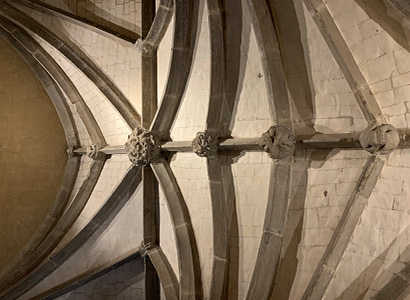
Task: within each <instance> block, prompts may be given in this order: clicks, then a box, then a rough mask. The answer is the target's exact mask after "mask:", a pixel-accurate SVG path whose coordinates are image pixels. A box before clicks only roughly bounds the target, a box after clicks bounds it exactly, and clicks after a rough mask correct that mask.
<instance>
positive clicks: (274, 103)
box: [247, 0, 293, 300]
mask: <svg viewBox="0 0 410 300" xmlns="http://www.w3.org/2000/svg"><path fill="white" fill-rule="evenodd" d="M248 4H249V10H250V12H251V16H252V24H253V28H254V31H255V35H256V38H257V41H258V45H259V49H260V52H261V59H262V66H263V69H264V73H265V74H264V75H265V81H266V87H267V90H268V99H269V105H270V111H271V117H272V119H273V120H274V122H275V123H276V124H277V125H283V126H285V127H287V128H291V130H292V131H293V123H292V120H291V109H290V103H289V96H288V91H287V84H286V75H285V70H284V66H283V61H282V57H281V52H280V48H279V41H278V37H277V33H276V30H275V25H274V20H273V17H272V16H271V14H270V7H269V6H268V4H267V2H266V1H259V0H251V1H249V2H248ZM292 162H293V155H292V156H290V157H287V158H285V159H281V160H276V161H274V162H273V163H272V166H271V182H270V184H269V195H268V203H267V208H266V214H265V220H264V227H263V229H264V231H263V234H262V238H261V242H260V246H259V252H258V256H257V259H256V264H255V268H254V271H253V275H252V280H251V283H250V288H249V290H248V294H247V299H261V300H263V299H269V297H270V295H271V293H272V291H273V286H274V281H275V276H276V272H277V269H278V266H279V259H280V254H281V250H282V242H283V228H284V226H285V223H286V218H287V214H288V201H289V190H290V177H291V169H292ZM272 270H273V271H272Z"/></svg>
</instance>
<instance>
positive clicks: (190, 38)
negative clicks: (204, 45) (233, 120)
mask: <svg viewBox="0 0 410 300" xmlns="http://www.w3.org/2000/svg"><path fill="white" fill-rule="evenodd" d="M198 2H199V1H198V0H175V18H176V20H178V22H175V28H174V44H173V47H172V58H171V67H170V70H169V74H168V82H167V85H166V88H165V93H164V96H163V98H162V102H161V105H160V107H159V109H158V111H157V113H156V115H155V118H154V121H153V123H152V125H151V129H150V130H151V131H154V132H156V133H160V135H161V139H168V138H169V132H170V130H171V126H172V124H173V122H174V120H175V117H176V114H177V111H178V108H179V106H180V104H181V101H182V98H183V95H184V92H185V88H186V85H187V83H188V77H189V74H190V73H191V66H192V60H193V53H194V48H195V40H196V34H197V25H198V24H197V23H198Z"/></svg>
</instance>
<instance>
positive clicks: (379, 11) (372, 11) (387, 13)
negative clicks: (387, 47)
mask: <svg viewBox="0 0 410 300" xmlns="http://www.w3.org/2000/svg"><path fill="white" fill-rule="evenodd" d="M355 2H356V3H357V4H358V5H359V6H360V7H361V8H362V9H363V10H364V11H365V12H366V13H367V14H368V15H369V17H370V18H371V19H372V20H373V21H375V22H376V23H377V24H379V25H380V26H381V27H382V28H383V29H384V30H385V31H386V32H387V33H388V34H389V35H390V36H391V37H392V38H393V39H394V40H395V41H396V42H397V43H398V44H399V45H400V46H402V47H403V48H405V49H406V50H407V51H410V43H409V40H408V38H407V35H406V31H407V34H409V30H408V29H407V28H406V27H404V26H403V24H402V17H401V16H400V15H399V13H398V12H397V11H396V10H395V9H393V8H392V7H391V6H390V5H389V4H388V3H386V2H385V1H384V0H371V1H369V0H355Z"/></svg>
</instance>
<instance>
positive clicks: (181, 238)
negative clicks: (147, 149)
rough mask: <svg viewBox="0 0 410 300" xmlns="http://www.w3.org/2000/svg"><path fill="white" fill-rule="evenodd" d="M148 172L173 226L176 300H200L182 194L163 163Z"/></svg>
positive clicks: (194, 252) (195, 259) (195, 258)
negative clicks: (176, 258)
mask: <svg viewBox="0 0 410 300" xmlns="http://www.w3.org/2000/svg"><path fill="white" fill-rule="evenodd" d="M151 168H152V170H153V171H154V174H155V176H156V177H157V180H158V182H159V183H160V185H161V187H162V189H163V191H164V194H165V197H166V200H167V205H168V209H169V213H170V216H171V220H172V223H173V226H174V233H175V239H176V242H177V253H178V261H179V274H180V278H179V286H180V290H179V292H180V298H179V299H181V300H182V299H186V300H188V299H189V300H192V299H202V287H201V271H200V266H199V257H198V249H197V244H196V240H195V234H194V231H193V228H192V224H191V220H190V216H189V212H188V208H187V207H186V204H185V201H184V198H183V196H182V193H181V190H180V189H179V186H178V183H177V181H176V179H175V177H174V175H173V174H172V170H171V168H170V166H169V165H168V163H167V162H166V161H165V160H163V159H162V160H161V161H160V162H155V163H152V164H151Z"/></svg>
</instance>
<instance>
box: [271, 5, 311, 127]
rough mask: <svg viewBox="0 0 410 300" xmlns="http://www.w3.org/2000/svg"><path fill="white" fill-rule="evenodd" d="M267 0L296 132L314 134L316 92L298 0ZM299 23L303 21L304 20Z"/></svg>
mask: <svg viewBox="0 0 410 300" xmlns="http://www.w3.org/2000/svg"><path fill="white" fill-rule="evenodd" d="M268 1H269V4H270V8H271V15H273V16H274V22H275V26H276V31H277V33H278V39H279V46H280V49H281V55H282V59H283V64H284V69H285V73H286V79H287V84H288V90H289V96H290V100H291V108H292V113H293V122H294V126H295V131H296V133H297V134H311V133H313V132H314V130H313V126H314V124H313V119H314V118H315V112H314V96H313V93H314V91H312V89H311V83H310V79H309V75H308V72H309V69H310V61H308V59H309V56H306V57H305V52H304V49H303V43H302V37H303V35H302V33H301V32H300V28H299V20H298V16H297V13H296V9H295V3H294V1H289V0H275V1H273V0H268ZM278 12H280V13H278ZM300 22H301V23H302V24H303V23H304V22H305V20H304V19H303V20H301V21H300ZM305 35H306V34H305Z"/></svg>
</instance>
